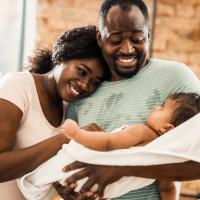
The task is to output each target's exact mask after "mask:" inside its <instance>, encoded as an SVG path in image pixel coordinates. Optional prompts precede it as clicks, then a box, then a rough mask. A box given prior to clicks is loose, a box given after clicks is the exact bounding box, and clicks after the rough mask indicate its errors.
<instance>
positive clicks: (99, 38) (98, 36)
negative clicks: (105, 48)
mask: <svg viewBox="0 0 200 200" xmlns="http://www.w3.org/2000/svg"><path fill="white" fill-rule="evenodd" d="M97 43H98V45H99V47H101V46H102V37H101V33H100V32H99V29H97Z"/></svg>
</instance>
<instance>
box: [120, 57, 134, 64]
mask: <svg viewBox="0 0 200 200" xmlns="http://www.w3.org/2000/svg"><path fill="white" fill-rule="evenodd" d="M118 60H119V61H120V62H123V63H132V62H133V61H134V58H126V59H124V58H118Z"/></svg>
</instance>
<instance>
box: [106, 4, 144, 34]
mask: <svg viewBox="0 0 200 200" xmlns="http://www.w3.org/2000/svg"><path fill="white" fill-rule="evenodd" d="M104 28H105V32H106V33H107V34H108V33H109V34H113V33H114V34H115V33H117V34H118V32H119V33H120V32H141V33H144V32H146V29H147V24H146V21H145V18H144V16H143V14H142V12H141V11H140V10H139V8H138V7H136V6H132V7H131V9H130V10H128V11H127V10H122V9H121V8H120V7H119V6H113V7H111V8H110V10H109V11H108V14H107V16H106V18H105V26H104Z"/></svg>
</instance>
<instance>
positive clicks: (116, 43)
mask: <svg viewBox="0 0 200 200" xmlns="http://www.w3.org/2000/svg"><path fill="white" fill-rule="evenodd" d="M110 43H111V44H112V45H118V44H120V43H121V40H110Z"/></svg>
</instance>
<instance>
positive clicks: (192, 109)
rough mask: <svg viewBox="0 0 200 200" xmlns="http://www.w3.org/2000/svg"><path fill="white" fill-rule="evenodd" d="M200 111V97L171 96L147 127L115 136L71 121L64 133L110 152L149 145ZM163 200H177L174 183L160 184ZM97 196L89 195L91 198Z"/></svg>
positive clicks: (151, 116)
mask: <svg viewBox="0 0 200 200" xmlns="http://www.w3.org/2000/svg"><path fill="white" fill-rule="evenodd" d="M199 111H200V96H199V95H197V94H194V93H177V94H173V95H170V96H169V97H168V98H167V99H166V100H165V102H164V103H163V105H162V106H158V107H156V108H155V109H154V110H153V111H152V112H151V113H150V114H149V115H148V117H147V121H146V124H133V125H129V126H125V127H122V128H121V129H120V130H118V131H113V132H111V133H108V132H103V131H95V132H92V131H86V130H83V129H80V128H79V126H78V124H77V123H76V122H75V121H72V120H70V119H67V120H66V121H65V122H64V124H63V125H62V127H61V129H60V132H61V133H63V134H64V135H66V136H67V137H68V138H70V139H73V140H75V141H76V142H78V143H80V144H82V145H84V146H86V147H88V148H90V149H94V150H98V151H109V150H114V149H122V148H129V147H132V146H139V145H141V146H142V145H146V144H147V143H149V142H150V141H152V140H154V139H155V138H157V137H159V136H161V135H162V134H164V133H166V132H168V131H169V130H171V129H173V128H175V127H176V126H178V125H179V124H181V123H183V122H184V121H186V120H188V119H189V118H191V117H192V116H194V115H195V114H197V113H198V112H199ZM159 189H160V195H161V199H162V200H169V199H170V200H173V199H176V189H175V186H174V183H173V182H169V181H159ZM90 195H93V193H88V196H90Z"/></svg>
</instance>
